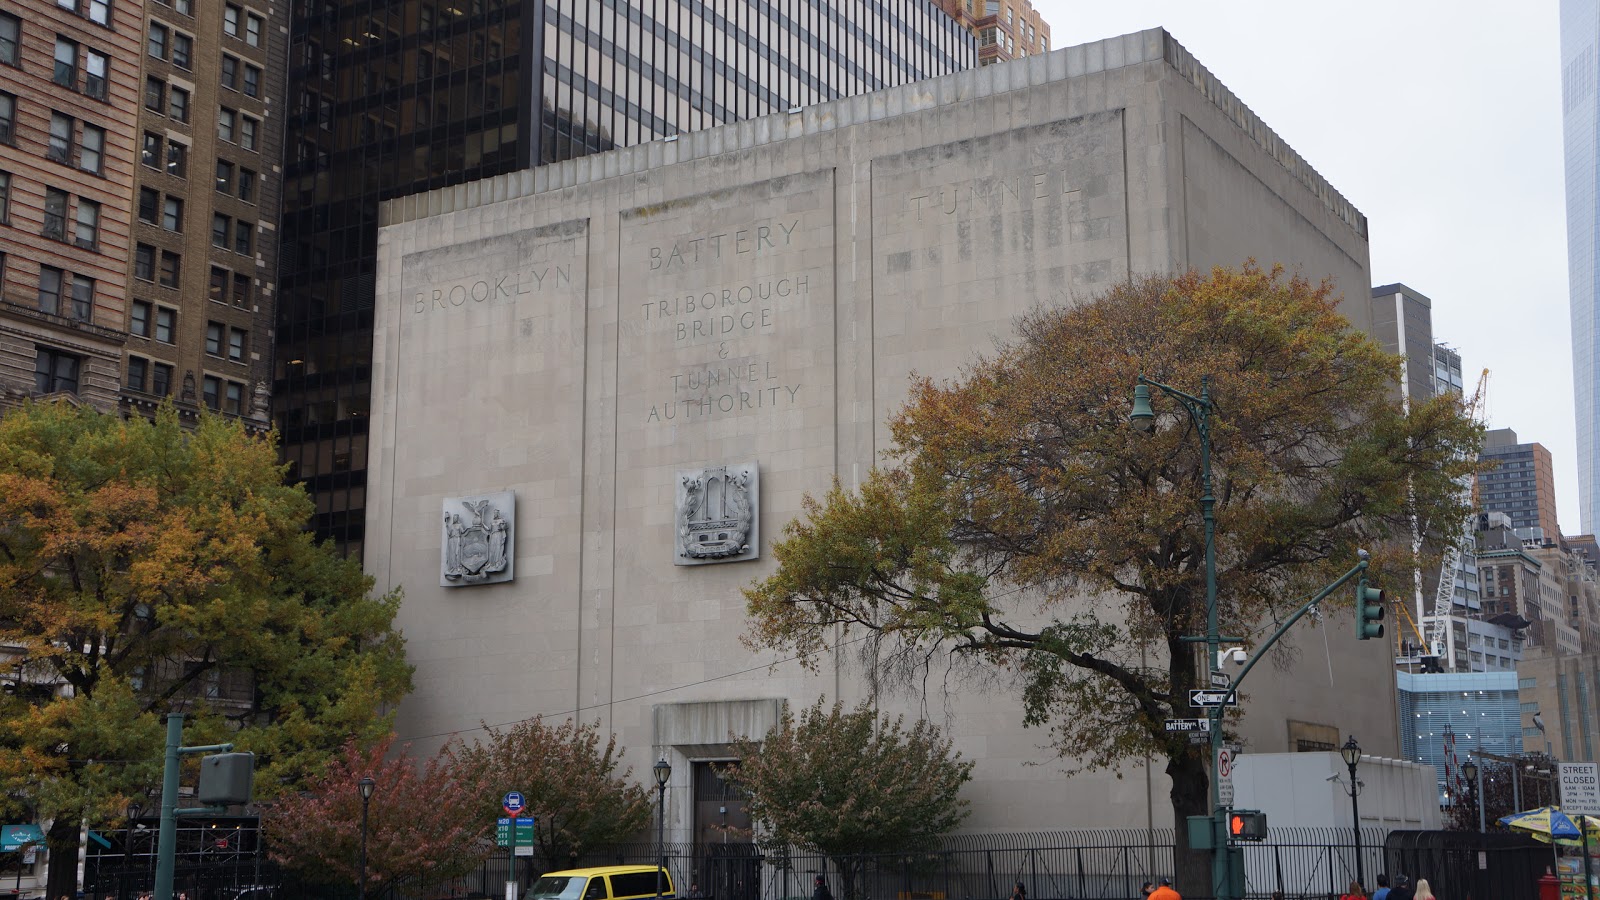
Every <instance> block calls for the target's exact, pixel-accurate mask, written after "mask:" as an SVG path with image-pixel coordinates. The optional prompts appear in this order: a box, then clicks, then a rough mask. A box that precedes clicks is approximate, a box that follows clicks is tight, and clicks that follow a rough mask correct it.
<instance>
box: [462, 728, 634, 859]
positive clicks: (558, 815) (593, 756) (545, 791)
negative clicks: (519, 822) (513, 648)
mask: <svg viewBox="0 0 1600 900" xmlns="http://www.w3.org/2000/svg"><path fill="white" fill-rule="evenodd" d="M484 731H485V733H486V736H485V737H484V738H481V739H478V740H475V741H473V742H472V743H471V744H467V743H465V742H457V743H455V744H454V745H453V746H452V747H451V748H450V753H451V754H452V755H453V756H454V758H455V764H456V765H457V766H458V767H459V771H460V772H461V777H462V778H463V779H464V780H466V781H468V782H470V783H471V784H472V785H474V794H473V801H472V802H473V809H474V811H475V814H476V815H478V816H480V817H483V818H484V819H485V820H486V821H493V819H494V818H495V817H496V816H503V815H505V813H504V812H503V811H502V810H501V807H500V800H501V798H502V797H504V796H505V794H506V792H507V791H520V792H521V793H522V795H523V797H524V799H525V800H526V801H527V804H528V805H527V811H526V812H524V813H523V815H525V816H533V817H535V818H536V819H537V820H538V821H537V822H536V823H535V825H534V841H535V844H536V845H537V852H538V854H539V856H540V857H541V858H542V862H543V863H544V865H545V868H546V871H548V870H551V869H562V868H566V867H568V866H569V865H570V864H571V863H572V860H573V859H575V858H576V857H577V856H578V855H580V854H582V853H584V852H585V851H587V850H591V849H593V848H595V847H598V846H600V845H603V844H610V843H615V842H618V841H623V840H627V839H629V838H632V837H634V836H635V835H637V834H638V833H639V832H640V831H642V830H643V829H644V828H645V826H647V825H649V824H650V814H651V811H652V810H653V809H654V805H653V804H652V803H651V801H650V794H649V793H648V792H647V791H645V789H644V788H643V787H640V786H639V785H638V784H636V783H635V782H633V781H632V776H633V770H632V769H631V768H621V766H622V751H621V750H619V749H617V739H616V736H615V735H610V736H606V737H604V738H603V739H602V736H601V734H600V725H599V723H598V722H596V723H592V724H590V723H583V722H578V721H576V720H573V719H567V720H566V721H564V722H562V723H561V724H560V725H549V724H546V723H545V721H544V720H543V719H540V718H533V719H527V720H525V721H522V722H518V723H516V724H514V725H511V726H510V727H507V728H494V727H490V726H488V725H485V726H484Z"/></svg>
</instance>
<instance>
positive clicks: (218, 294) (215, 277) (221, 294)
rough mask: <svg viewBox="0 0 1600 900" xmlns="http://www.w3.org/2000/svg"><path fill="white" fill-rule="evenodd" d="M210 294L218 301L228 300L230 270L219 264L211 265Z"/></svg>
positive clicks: (224, 301)
mask: <svg viewBox="0 0 1600 900" xmlns="http://www.w3.org/2000/svg"><path fill="white" fill-rule="evenodd" d="M209 296H210V297H211V299H212V300H215V301H216V302H218V303H226V302H227V301H228V270H227V269H224V268H221V267H219V266H212V267H211V289H210V292H209Z"/></svg>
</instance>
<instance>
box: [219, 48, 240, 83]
mask: <svg viewBox="0 0 1600 900" xmlns="http://www.w3.org/2000/svg"><path fill="white" fill-rule="evenodd" d="M222 86H223V87H225V88H227V89H228V90H230V91H236V90H238V89H239V60H238V59H236V58H234V57H232V56H229V55H228V54H226V53H224V54H222Z"/></svg>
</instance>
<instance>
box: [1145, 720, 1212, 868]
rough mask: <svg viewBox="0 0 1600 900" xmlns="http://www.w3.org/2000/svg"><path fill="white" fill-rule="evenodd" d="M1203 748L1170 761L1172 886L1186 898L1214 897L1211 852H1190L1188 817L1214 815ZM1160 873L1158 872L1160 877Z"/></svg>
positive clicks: (1186, 752) (1168, 773) (1168, 767)
mask: <svg viewBox="0 0 1600 900" xmlns="http://www.w3.org/2000/svg"><path fill="white" fill-rule="evenodd" d="M1202 752H1203V750H1202V748H1199V747H1195V748H1188V749H1186V750H1185V751H1184V752H1183V754H1182V755H1180V756H1176V757H1173V758H1170V759H1168V760H1167V775H1168V776H1169V777H1171V779H1172V821H1173V825H1174V826H1175V829H1174V830H1175V836H1174V840H1173V850H1172V857H1173V864H1174V865H1176V866H1177V869H1178V871H1176V872H1174V873H1173V879H1172V881H1173V884H1174V885H1175V886H1176V887H1177V888H1178V893H1179V894H1182V895H1183V896H1185V897H1211V896H1214V894H1215V892H1214V891H1213V890H1212V885H1211V851H1209V850H1191V849H1189V828H1188V817H1189V816H1204V815H1207V814H1209V813H1210V812H1211V781H1210V779H1209V778H1207V776H1206V770H1205V765H1204V764H1203V762H1202ZM1159 874H1160V873H1157V875H1158V877H1159Z"/></svg>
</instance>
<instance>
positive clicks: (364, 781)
mask: <svg viewBox="0 0 1600 900" xmlns="http://www.w3.org/2000/svg"><path fill="white" fill-rule="evenodd" d="M356 788H357V789H358V790H360V791H361V886H360V887H359V888H358V893H357V895H356V896H358V897H360V898H361V900H367V805H368V804H369V803H371V802H372V793H373V792H374V791H376V790H377V789H378V783H377V782H376V781H373V780H372V776H370V775H363V776H361V780H360V781H358V782H356Z"/></svg>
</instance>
